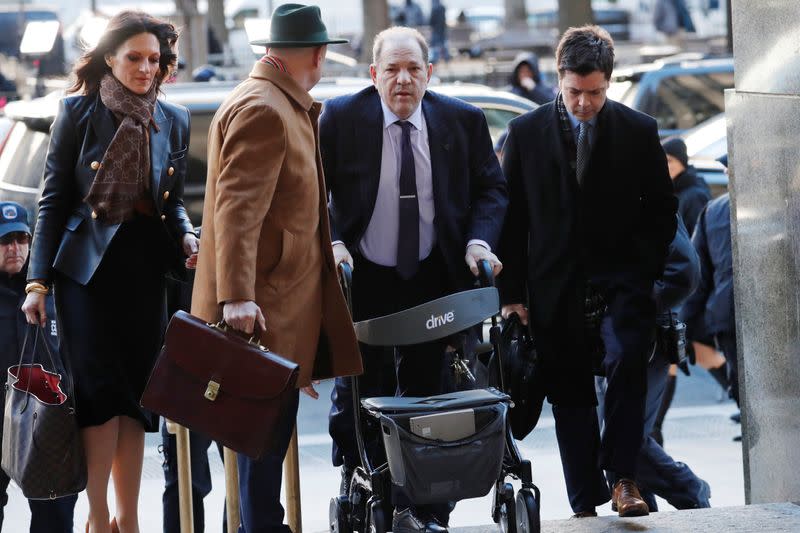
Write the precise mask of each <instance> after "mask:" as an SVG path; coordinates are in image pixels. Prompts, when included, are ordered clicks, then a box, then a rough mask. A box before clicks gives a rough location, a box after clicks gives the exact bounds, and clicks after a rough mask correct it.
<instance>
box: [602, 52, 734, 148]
mask: <svg viewBox="0 0 800 533" xmlns="http://www.w3.org/2000/svg"><path fill="white" fill-rule="evenodd" d="M684 57H685V56H679V57H674V58H666V59H663V60H658V61H655V62H653V63H650V64H646V65H639V66H636V67H630V68H624V69H619V70H616V71H614V74H613V76H612V78H611V87H610V88H609V90H608V97H609V98H611V99H612V100H616V101H618V102H622V103H623V104H625V105H627V106H628V107H632V108H633V109H638V110H639V111H642V112H644V113H647V114H648V115H650V116H652V117H654V118H655V119H656V121H658V130H659V134H660V135H661V136H662V137H668V136H672V135H677V134H681V133H683V132H684V131H686V130H688V129H690V128H693V127H694V126H696V125H698V124H700V123H701V122H703V121H705V120H708V119H709V118H711V117H713V116H715V115H717V114H719V113H722V112H723V111H724V110H725V94H724V93H725V89H730V88H732V87H733V58H720V59H684Z"/></svg>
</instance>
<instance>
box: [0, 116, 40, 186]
mask: <svg viewBox="0 0 800 533" xmlns="http://www.w3.org/2000/svg"><path fill="white" fill-rule="evenodd" d="M48 141H49V135H48V134H46V133H43V132H41V131H33V130H31V129H28V127H27V126H25V124H23V123H22V122H17V123H16V125H15V126H14V128H13V129H12V130H11V133H10V134H9V136H8V139H7V140H6V143H5V146H4V147H3V152H2V153H0V176H3V182H2V185H13V186H17V187H29V188H31V189H37V190H38V189H39V185H40V182H41V180H42V173H43V172H44V160H45V157H46V156H47V143H48Z"/></svg>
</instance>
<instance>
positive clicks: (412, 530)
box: [392, 509, 447, 533]
mask: <svg viewBox="0 0 800 533" xmlns="http://www.w3.org/2000/svg"><path fill="white" fill-rule="evenodd" d="M392 533H447V528H446V527H444V526H442V525H441V524H440V523H439V522H438V521H437V520H436V519H433V518H426V519H424V520H423V519H421V518H419V517H417V515H415V514H414V512H413V511H411V509H404V510H403V511H395V512H394V518H393V519H392Z"/></svg>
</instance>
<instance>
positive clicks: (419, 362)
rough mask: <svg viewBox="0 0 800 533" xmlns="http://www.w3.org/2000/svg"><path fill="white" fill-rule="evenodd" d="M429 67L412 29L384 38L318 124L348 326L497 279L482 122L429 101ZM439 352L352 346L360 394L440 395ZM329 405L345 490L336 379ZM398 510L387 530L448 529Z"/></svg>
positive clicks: (444, 512) (342, 389)
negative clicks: (349, 279)
mask: <svg viewBox="0 0 800 533" xmlns="http://www.w3.org/2000/svg"><path fill="white" fill-rule="evenodd" d="M427 58H428V45H427V43H426V42H425V40H424V38H423V37H422V36H421V35H420V34H419V32H417V31H416V30H413V29H410V28H392V29H389V30H386V31H384V32H382V33H381V34H379V35H378V36H377V37H376V39H375V45H374V48H373V61H374V62H373V64H372V65H371V66H370V72H371V75H372V79H373V82H374V85H375V86H374V87H370V88H368V89H365V90H363V91H361V92H359V93H357V94H354V95H348V96H344V97H340V98H336V99H333V100H329V101H328V102H326V104H325V108H324V110H323V113H322V117H321V118H320V147H321V152H322V160H323V165H324V168H325V177H326V181H327V184H328V188H329V190H330V203H329V212H330V218H331V234H332V238H333V241H334V255H335V257H336V261H337V263H338V262H342V261H346V262H348V263H350V264H351V265H353V266H354V277H353V287H352V289H353V313H354V319H355V320H357V321H358V320H364V319H369V318H374V317H376V316H382V315H386V314H389V313H393V312H396V311H400V310H402V309H406V308H409V307H413V306H415V305H418V304H420V303H423V302H425V301H428V300H432V299H435V298H438V297H441V296H443V295H446V294H449V293H452V292H455V291H459V290H463V289H467V288H469V287H470V286H471V284H472V283H473V279H474V278H473V277H472V276H471V275H470V270H472V274H474V275H477V272H478V271H477V262H478V261H480V260H482V259H487V260H489V262H490V263H491V264H492V265H493V267H494V270H495V273H497V272H499V271H500V268H501V266H502V265H501V264H500V262H499V261H498V259H497V257H496V256H495V255H494V254H493V253H492V249H493V247H494V246H496V244H497V240H498V238H499V235H500V229H501V226H502V222H503V215H504V213H505V209H506V205H507V202H508V200H507V195H506V186H505V180H504V178H503V175H502V172H501V170H500V165H499V163H498V161H497V157H496V156H495V155H494V152H493V151H492V142H491V138H490V136H489V130H488V127H487V125H486V119H485V117H484V116H483V113H482V112H481V111H480V110H479V109H477V108H475V107H473V106H471V105H469V104H466V103H464V102H461V101H459V100H455V99H452V98H448V97H445V96H441V95H438V94H436V93H433V92H429V91H427V84H428V81H429V80H430V76H431V73H432V66H431V64H430V63H428V61H427ZM465 251H466V256H465ZM350 252H352V256H351V253H350ZM465 262H466V265H465ZM467 267H469V268H467ZM447 345H448V343H447V342H446V341H441V342H434V343H427V344H424V345H415V346H408V347H402V348H401V349H399V350H397V351H396V352H395V354H394V361H391V359H390V358H391V357H392V353H391V352H389V354H388V356H387V354H386V351H382V350H377V349H374V348H372V349H370V348H369V347H366V346H364V345H362V346H361V349H362V354H363V356H364V357H363V359H364V364H365V374H364V376H362V377H361V378H360V385H361V393H362V395H363V396H377V395H384V396H385V395H392V394H394V393H395V392H396V393H397V394H398V395H404V396H427V395H431V394H436V393H439V392H442V379H443V373H444V371H445V369H444V366H445V365H444V361H445V350H446V349H447ZM387 359H389V361H388V362H387ZM387 367H388V372H387ZM387 374H388V376H389V379H386V378H387ZM392 374H396V380H397V384H396V391H395V386H394V384H393V379H391V376H392ZM332 400H333V407H332V409H331V417H330V432H331V436H332V437H333V440H334V450H333V461H334V465H336V466H338V465H344V468H343V487H342V490H343V491H344V492H346V491H347V485H348V483H349V476H350V472H351V471H352V469H353V468H354V467H355V466H356V465H358V464H359V463H360V461H359V457H358V450H357V448H356V444H355V431H357V429H356V428H355V427H354V423H353V413H352V409H351V391H350V388H349V383H348V382H347V381H346V380H337V383H336V387H335V389H334V392H333V395H332ZM406 500H407V498H405V497H404V496H403V495H398V498H396V499H395V504H396V508H397V510H396V512H395V516H394V520H393V529H392V530H393V531H395V532H398V531H399V532H400V533H403V532H409V531H414V532H416V531H428V532H440V531H446V529H445V528H444V525H446V524H447V520H448V517H449V511H450V509H449V507H450V506H449V505H441V506H428V507H422V506H418V507H415V506H413V505H412V504H413V502H411V501H406Z"/></svg>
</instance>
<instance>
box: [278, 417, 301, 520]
mask: <svg viewBox="0 0 800 533" xmlns="http://www.w3.org/2000/svg"><path fill="white" fill-rule="evenodd" d="M297 453H298V451H297V426H295V428H294V433H292V440H291V442H289V450H288V451H287V453H286V460H285V461H284V462H283V477H284V482H285V483H286V516H287V518H288V520H289V529H291V530H292V531H293V532H294V533H303V517H302V513H301V510H300V463H299V461H298V456H297Z"/></svg>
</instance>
